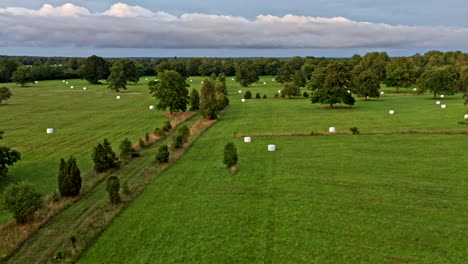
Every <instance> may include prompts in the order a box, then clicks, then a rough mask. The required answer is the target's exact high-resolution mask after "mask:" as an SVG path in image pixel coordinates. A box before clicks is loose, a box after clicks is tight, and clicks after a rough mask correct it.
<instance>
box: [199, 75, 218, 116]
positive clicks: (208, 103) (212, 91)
mask: <svg viewBox="0 0 468 264" xmlns="http://www.w3.org/2000/svg"><path fill="white" fill-rule="evenodd" d="M217 107H218V100H217V99H216V88H215V82H214V81H213V80H211V79H205V81H204V82H203V87H202V89H201V104H200V109H201V112H202V115H203V116H205V117H207V118H209V119H216V116H217V115H216V114H217V113H216V112H217Z"/></svg>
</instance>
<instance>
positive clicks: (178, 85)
mask: <svg viewBox="0 0 468 264" xmlns="http://www.w3.org/2000/svg"><path fill="white" fill-rule="evenodd" d="M158 79H159V80H158V81H151V82H149V83H148V87H149V90H150V93H151V95H152V96H153V97H155V98H156V99H157V100H158V103H157V105H156V107H157V108H158V109H160V110H166V109H167V108H169V111H170V112H171V114H172V113H173V112H177V111H182V112H183V111H185V110H186V109H187V104H188V102H189V99H190V98H189V97H188V93H189V91H188V90H187V87H188V86H189V85H188V84H187V83H186V82H185V78H184V77H182V76H181V75H180V74H179V73H178V72H176V71H167V70H166V71H164V72H159V73H158Z"/></svg>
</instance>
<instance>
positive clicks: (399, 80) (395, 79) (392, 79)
mask: <svg viewBox="0 0 468 264" xmlns="http://www.w3.org/2000/svg"><path fill="white" fill-rule="evenodd" d="M385 70H386V72H387V77H386V78H385V80H384V83H385V84H386V85H387V86H389V87H390V86H393V87H396V88H397V93H398V88H399V87H410V86H411V84H412V83H414V82H415V81H416V69H415V67H414V65H413V64H412V63H411V60H410V59H409V58H405V57H398V58H394V59H393V60H392V61H390V62H389V63H388V64H387V66H386V67H385Z"/></svg>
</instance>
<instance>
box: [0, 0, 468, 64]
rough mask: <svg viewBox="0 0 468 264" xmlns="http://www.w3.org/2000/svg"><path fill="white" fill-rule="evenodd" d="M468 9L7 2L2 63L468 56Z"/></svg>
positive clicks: (416, 4)
mask: <svg viewBox="0 0 468 264" xmlns="http://www.w3.org/2000/svg"><path fill="white" fill-rule="evenodd" d="M467 13H468V3H467V0H444V1H431V0H404V1H403V0H393V1H388V0H385V1H383V0H340V1H338V0H288V1H277V0H270V1H266V0H256V1H247V0H236V1H232V0H231V1H225V0H203V1H193V0H159V1H151V0H127V1H122V2H117V1H110V0H100V1H89V0H76V1H72V0H71V1H61V0H49V1H43V0H0V28H2V30H1V31H0V54H1V55H33V56H79V57H86V56H90V55H92V54H96V55H99V56H104V57H174V56H177V57H193V56H206V57H291V56H326V57H346V56H352V55H353V54H356V53H357V54H364V53H366V52H369V51H387V52H388V53H389V54H390V55H393V56H405V55H412V54H414V53H417V52H419V53H424V52H427V51H429V50H434V49H437V50H442V51H449V50H461V51H463V52H468V48H467V47H468V19H466V18H465V15H466V14H467Z"/></svg>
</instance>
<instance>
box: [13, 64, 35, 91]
mask: <svg viewBox="0 0 468 264" xmlns="http://www.w3.org/2000/svg"><path fill="white" fill-rule="evenodd" d="M11 80H12V81H14V82H16V83H17V84H20V85H21V86H26V85H27V84H28V83H32V82H33V75H32V72H31V68H30V67H26V66H21V67H18V69H16V71H15V72H14V73H13V76H12V77H11Z"/></svg>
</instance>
